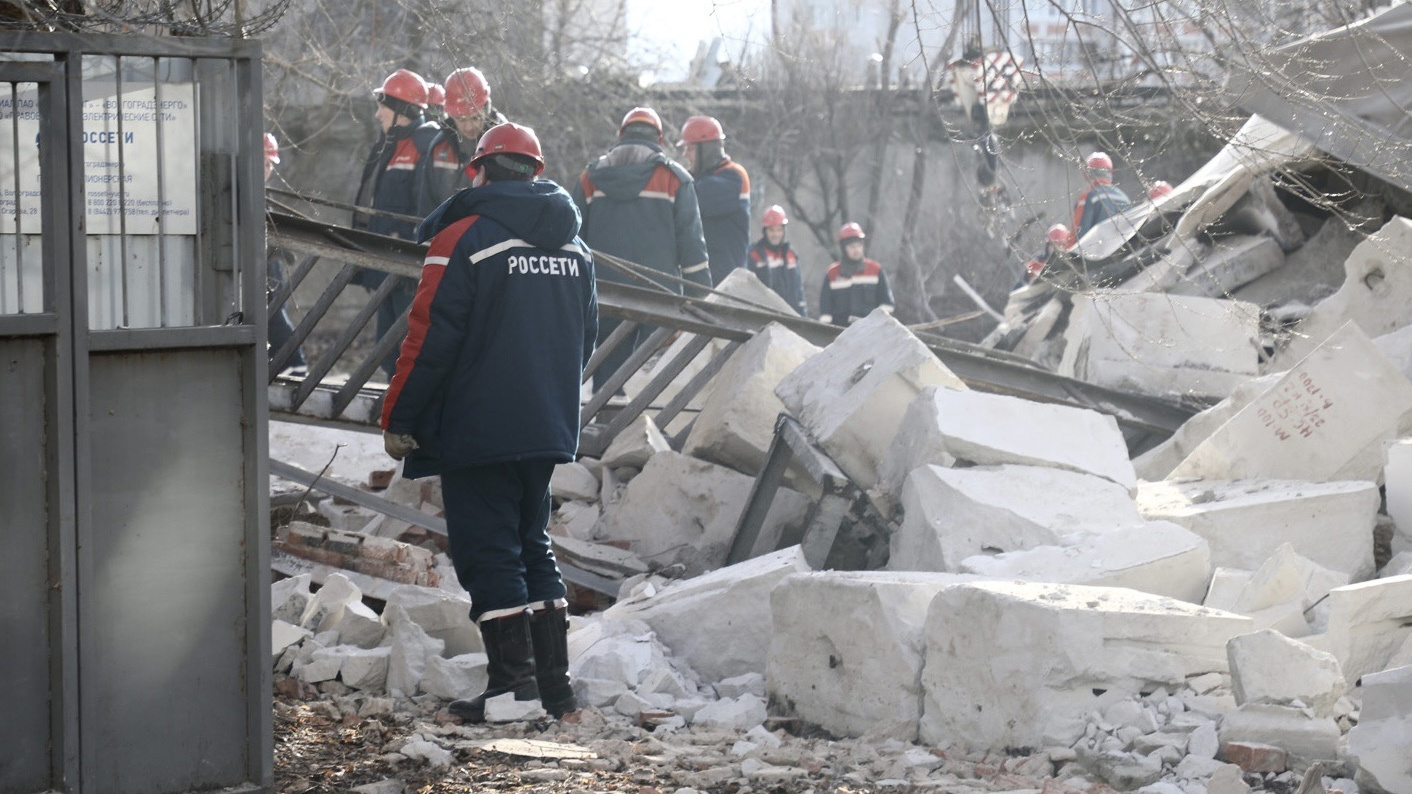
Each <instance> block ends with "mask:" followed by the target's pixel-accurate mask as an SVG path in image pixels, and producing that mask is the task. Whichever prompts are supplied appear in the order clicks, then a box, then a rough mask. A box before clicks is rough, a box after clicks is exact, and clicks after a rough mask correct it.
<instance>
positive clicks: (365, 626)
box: [328, 600, 387, 648]
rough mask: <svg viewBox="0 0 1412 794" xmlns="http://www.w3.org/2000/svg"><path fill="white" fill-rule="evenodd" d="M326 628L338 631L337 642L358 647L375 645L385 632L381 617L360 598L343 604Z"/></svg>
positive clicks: (385, 628)
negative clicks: (334, 618) (338, 613)
mask: <svg viewBox="0 0 1412 794" xmlns="http://www.w3.org/2000/svg"><path fill="white" fill-rule="evenodd" d="M328 628H329V629H330V630H332V631H337V632H338V641H339V642H341V643H343V644H344V645H356V646H358V647H359V648H375V647H377V645H378V644H379V643H381V642H382V638H383V635H385V634H386V633H387V627H386V626H384V625H383V624H382V618H381V617H379V616H378V613H376V612H374V611H373V609H372V607H370V606H368V605H367V604H364V603H363V602H362V601H361V600H359V601H353V602H352V603H349V604H348V605H347V606H345V607H344V608H343V612H342V613H341V614H340V616H339V617H338V619H337V620H336V621H334V622H333V623H332V624H331V625H329V626H328Z"/></svg>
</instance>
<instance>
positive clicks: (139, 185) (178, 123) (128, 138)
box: [0, 82, 197, 234]
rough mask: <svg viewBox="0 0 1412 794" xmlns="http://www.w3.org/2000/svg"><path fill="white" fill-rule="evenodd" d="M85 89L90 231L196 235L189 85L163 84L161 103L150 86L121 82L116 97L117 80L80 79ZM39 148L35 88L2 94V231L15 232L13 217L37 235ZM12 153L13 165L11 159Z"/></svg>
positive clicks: (192, 113)
mask: <svg viewBox="0 0 1412 794" xmlns="http://www.w3.org/2000/svg"><path fill="white" fill-rule="evenodd" d="M83 92H84V97H85V99H84V103H83V131H82V136H83V184H84V205H85V207H86V210H87V217H88V224H87V225H88V233H89V234H119V233H121V232H123V231H126V232H127V233H128V234H158V233H166V234H195V233H196V209H197V207H196V202H197V192H196V103H195V89H194V87H193V86H192V84H191V83H163V84H162V86H161V99H160V100H159V99H158V98H157V90H156V88H155V87H154V86H152V85H150V84H146V85H142V86H132V85H128V84H124V85H123V93H122V96H118V92H117V84H116V83H113V82H92V83H87V82H86V83H84V84H83ZM119 114H121V117H122V121H121V125H122V129H121V130H119ZM159 129H160V132H159ZM16 133H18V138H19V142H18V144H19V145H18V148H17V147H16V145H15V138H16ZM159 138H160V147H159V143H158V140H159ZM42 145H43V138H42V132H41V129H40V122H39V106H38V103H37V101H36V92H35V90H34V89H30V90H28V91H23V90H22V91H19V92H17V93H15V94H13V95H11V94H9V93H7V92H0V234H14V233H15V221H16V219H17V218H18V220H19V231H20V232H21V233H24V234H38V233H39V232H40V231H41V229H40V217H39V199H40V192H39V147H40V146H42ZM17 151H18V153H19V162H18V163H16V162H14V161H15V153H16V152H17ZM17 170H18V172H19V196H18V202H17V201H16V198H17V197H16V195H15V173H16V171H17ZM159 218H160V219H161V224H162V225H161V226H160V227H159V225H158V224H159V221H158V219H159ZM124 223H125V224H126V228H125V229H124Z"/></svg>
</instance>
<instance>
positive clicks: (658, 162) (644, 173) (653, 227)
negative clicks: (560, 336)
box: [573, 108, 712, 387]
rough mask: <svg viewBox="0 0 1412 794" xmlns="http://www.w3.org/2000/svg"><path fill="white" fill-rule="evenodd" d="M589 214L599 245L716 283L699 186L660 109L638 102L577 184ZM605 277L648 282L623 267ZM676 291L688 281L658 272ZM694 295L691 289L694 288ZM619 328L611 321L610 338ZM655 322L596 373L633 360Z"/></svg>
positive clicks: (599, 377) (578, 198) (592, 240)
mask: <svg viewBox="0 0 1412 794" xmlns="http://www.w3.org/2000/svg"><path fill="white" fill-rule="evenodd" d="M573 196H574V202H575V203H576V204H578V206H579V211H580V212H581V213H582V215H583V231H582V235H583V239H584V242H586V243H588V244H589V245H590V246H592V247H593V250H595V251H598V252H601V253H605V254H611V255H613V256H616V257H620V258H622V259H626V260H628V261H629V262H633V263H636V264H638V265H642V266H643V267H646V268H648V269H649V270H653V271H657V272H659V273H662V274H664V275H667V276H670V277H672V278H673V279H685V280H686V281H689V282H692V283H695V284H699V285H700V286H703V287H710V286H711V285H712V281H711V269H710V267H711V266H710V263H709V262H708V260H707V256H706V239H705V237H704V236H703V234H702V232H701V215H700V212H699V211H698V209H697V204H696V185H695V184H694V183H693V182H692V178H691V174H689V173H687V171H686V169H684V168H682V167H681V166H680V165H677V164H676V163H674V162H672V161H671V160H669V159H668V158H667V156H666V155H665V154H663V153H662V119H661V118H660V117H659V116H658V115H657V111H655V110H653V109H652V108H633V109H632V110H630V111H628V113H627V115H625V116H623V121H622V124H620V125H619V126H618V142H617V143H616V144H615V145H614V146H613V148H611V149H609V150H608V153H607V154H605V155H603V156H602V157H600V158H598V160H597V161H596V162H594V163H592V164H590V165H589V166H588V168H587V169H585V170H584V172H583V174H582V175H581V176H580V177H579V181H578V183H577V184H575V185H574V187H573ZM600 277H601V278H602V279H603V280H604V281H614V282H617V283H620V284H632V285H635V286H643V283H642V282H641V281H639V280H637V279H633V278H629V277H628V276H625V275H623V274H621V273H619V272H617V271H615V270H604V271H603V273H602V274H601V276H600ZM657 281H658V283H660V284H661V285H662V286H664V287H666V288H667V289H670V290H672V291H673V292H677V293H681V292H682V287H681V285H680V284H678V283H677V282H676V281H673V280H670V279H657ZM688 294H690V293H688ZM616 327H617V322H616V321H611V322H605V323H604V324H603V326H602V328H601V329H600V337H599V340H598V341H600V342H602V341H603V340H604V339H606V338H607V337H608V335H609V334H611V333H612V332H613V329H614V328H616ZM647 333H650V329H642V328H639V329H638V332H637V336H636V338H635V339H634V340H633V342H632V343H631V344H622V345H619V346H618V347H617V348H616V349H615V350H614V351H613V352H612V354H611V355H609V356H608V357H607V358H606V359H605V360H604V361H603V364H602V365H601V366H600V367H599V368H598V369H597V371H596V372H595V373H594V378H593V380H594V386H595V387H598V386H601V385H602V384H603V382H604V381H605V380H606V379H607V378H608V377H609V376H610V375H612V373H613V372H614V371H615V370H617V369H618V367H619V366H621V365H622V363H623V362H624V361H626V360H627V358H628V356H630V355H631V354H632V351H633V349H634V348H636V347H637V345H638V343H639V342H640V341H641V340H642V339H644V338H646V334H647Z"/></svg>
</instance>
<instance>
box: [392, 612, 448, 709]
mask: <svg viewBox="0 0 1412 794" xmlns="http://www.w3.org/2000/svg"><path fill="white" fill-rule="evenodd" d="M383 617H384V618H386V620H387V625H388V627H389V629H390V631H389V634H390V636H391V639H392V643H391V644H392V654H391V656H390V657H389V659H388V664H387V694H389V695H391V696H393V697H412V696H414V695H416V694H417V690H418V686H419V685H420V684H421V681H422V676H424V675H425V674H426V670H427V661H428V660H429V659H430V658H431V657H433V656H441V655H442V651H444V650H445V649H446V643H444V642H442V641H441V640H438V639H436V638H434V637H432V636H430V635H428V634H427V633H426V632H425V631H423V630H422V627H421V626H419V625H417V623H416V621H414V620H412V618H411V617H409V616H408V615H407V612H406V610H404V609H403V608H402V607H401V606H397V605H391V606H389V607H387V608H386V609H384V610H383Z"/></svg>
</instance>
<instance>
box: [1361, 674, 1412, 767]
mask: <svg viewBox="0 0 1412 794" xmlns="http://www.w3.org/2000/svg"><path fill="white" fill-rule="evenodd" d="M1348 752H1349V754H1351V755H1353V756H1356V757H1357V759H1358V766H1359V767H1360V768H1362V770H1363V772H1364V773H1366V774H1367V775H1369V776H1370V777H1372V778H1373V780H1374V781H1375V782H1376V783H1377V785H1378V786H1379V787H1380V788H1382V789H1383V790H1385V791H1412V762H1409V760H1408V759H1412V667H1398V668H1396V669H1393V670H1385V671H1383V672H1380V673H1369V674H1368V675H1365V676H1363V709H1362V711H1361V712H1360V713H1359V715H1358V724H1357V725H1355V726H1353V730H1351V731H1349V732H1348Z"/></svg>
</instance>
